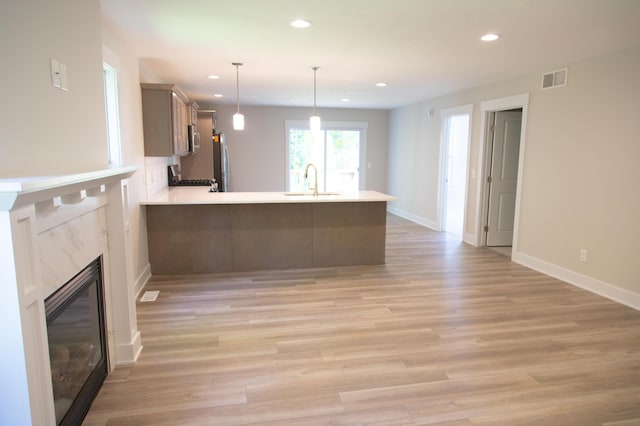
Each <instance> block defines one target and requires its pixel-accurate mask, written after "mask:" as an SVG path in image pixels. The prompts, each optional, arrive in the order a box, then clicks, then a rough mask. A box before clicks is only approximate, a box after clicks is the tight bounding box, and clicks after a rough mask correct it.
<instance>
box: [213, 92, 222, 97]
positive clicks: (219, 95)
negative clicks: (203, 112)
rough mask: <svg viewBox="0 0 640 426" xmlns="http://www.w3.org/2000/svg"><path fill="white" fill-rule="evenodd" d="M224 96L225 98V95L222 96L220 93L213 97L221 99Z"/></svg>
mask: <svg viewBox="0 0 640 426" xmlns="http://www.w3.org/2000/svg"><path fill="white" fill-rule="evenodd" d="M223 96H224V95H222V94H220V93H216V94H215V95H213V97H214V98H221V97H223Z"/></svg>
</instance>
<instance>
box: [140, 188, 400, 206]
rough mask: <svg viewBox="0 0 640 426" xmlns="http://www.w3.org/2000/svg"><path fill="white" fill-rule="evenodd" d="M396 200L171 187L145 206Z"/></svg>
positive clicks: (377, 195)
mask: <svg viewBox="0 0 640 426" xmlns="http://www.w3.org/2000/svg"><path fill="white" fill-rule="evenodd" d="M395 199H396V198H395V197H393V196H391V195H387V194H383V193H381V192H377V191H357V192H341V193H336V192H320V193H319V194H318V196H314V195H313V194H312V193H310V192H209V189H208V187H205V186H186V187H185V186H180V187H169V188H167V189H165V190H162V191H160V192H159V193H157V194H155V195H153V196H151V197H149V198H147V199H146V200H143V201H142V202H141V204H142V205H147V206H153V205H190V204H287V203H352V202H380V201H384V202H386V201H393V200H395Z"/></svg>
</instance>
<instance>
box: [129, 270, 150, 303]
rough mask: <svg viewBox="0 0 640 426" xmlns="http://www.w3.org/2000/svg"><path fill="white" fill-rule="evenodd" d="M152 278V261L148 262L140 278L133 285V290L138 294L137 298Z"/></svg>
mask: <svg viewBox="0 0 640 426" xmlns="http://www.w3.org/2000/svg"><path fill="white" fill-rule="evenodd" d="M150 279H151V263H147V265H146V266H145V267H144V270H143V271H142V273H140V275H138V278H137V279H136V281H135V282H134V285H133V291H134V294H135V295H136V299H137V298H138V296H140V293H142V290H144V288H145V286H146V285H147V283H148V282H149V280H150Z"/></svg>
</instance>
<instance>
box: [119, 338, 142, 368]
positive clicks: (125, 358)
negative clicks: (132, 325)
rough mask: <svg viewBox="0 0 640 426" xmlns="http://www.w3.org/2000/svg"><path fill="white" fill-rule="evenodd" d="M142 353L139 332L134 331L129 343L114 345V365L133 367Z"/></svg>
mask: <svg viewBox="0 0 640 426" xmlns="http://www.w3.org/2000/svg"><path fill="white" fill-rule="evenodd" d="M141 352H142V341H141V340H140V332H139V331H136V332H135V333H134V335H133V336H132V337H131V342H130V343H126V344H118V345H116V365H133V364H135V363H136V361H137V360H138V357H139V356H140V353H141Z"/></svg>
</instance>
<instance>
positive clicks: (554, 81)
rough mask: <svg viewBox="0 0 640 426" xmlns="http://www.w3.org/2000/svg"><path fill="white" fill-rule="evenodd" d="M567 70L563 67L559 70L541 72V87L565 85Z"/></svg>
mask: <svg viewBox="0 0 640 426" xmlns="http://www.w3.org/2000/svg"><path fill="white" fill-rule="evenodd" d="M568 72H569V70H568V69H567V68H563V69H561V70H557V71H552V72H548V73H545V74H542V89H543V90H544V89H551V88H553V87H560V86H566V85H567V74H568Z"/></svg>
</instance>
